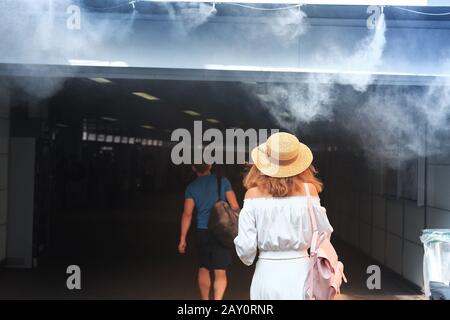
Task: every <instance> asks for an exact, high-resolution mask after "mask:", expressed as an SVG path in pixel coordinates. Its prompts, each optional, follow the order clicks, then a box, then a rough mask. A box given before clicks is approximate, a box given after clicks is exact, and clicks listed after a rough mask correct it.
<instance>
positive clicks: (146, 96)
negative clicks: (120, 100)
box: [133, 92, 159, 101]
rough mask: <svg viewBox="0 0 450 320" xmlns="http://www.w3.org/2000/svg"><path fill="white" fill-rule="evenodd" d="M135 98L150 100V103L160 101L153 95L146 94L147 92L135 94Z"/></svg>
mask: <svg viewBox="0 0 450 320" xmlns="http://www.w3.org/2000/svg"><path fill="white" fill-rule="evenodd" d="M133 94H134V95H135V96H138V97H141V98H144V99H147V100H150V101H157V100H159V98H158V97H155V96H152V95H151V94H148V93H145V92H133Z"/></svg>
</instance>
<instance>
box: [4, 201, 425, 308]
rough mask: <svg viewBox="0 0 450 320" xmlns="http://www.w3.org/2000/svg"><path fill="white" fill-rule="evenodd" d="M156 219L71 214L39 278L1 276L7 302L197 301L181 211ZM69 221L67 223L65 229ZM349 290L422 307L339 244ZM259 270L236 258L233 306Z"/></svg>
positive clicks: (144, 214) (21, 273) (35, 272)
mask: <svg viewBox="0 0 450 320" xmlns="http://www.w3.org/2000/svg"><path fill="white" fill-rule="evenodd" d="M168 209H169V208H168V207H164V208H158V207H156V208H154V209H152V210H150V211H128V212H124V211H122V212H83V213H73V214H68V213H65V218H64V219H63V220H61V221H60V222H59V227H58V230H59V233H58V235H57V239H58V241H57V243H55V246H54V249H55V250H54V252H55V253H56V254H55V255H54V256H53V257H52V258H50V259H42V260H41V261H40V262H39V265H38V267H37V268H35V269H32V270H20V269H8V268H0V299H2V298H9V299H22V298H27V299H53V298H57V299H198V298H199V295H198V292H197V286H196V256H195V249H194V248H193V247H194V245H193V244H192V241H191V240H192V238H191V239H190V241H188V253H187V254H186V255H185V256H180V255H178V253H177V251H176V248H177V241H178V234H179V223H178V218H179V212H180V211H179V209H180V208H179V205H178V204H177V202H173V208H171V209H170V210H168ZM63 221H64V222H63ZM335 244H336V247H337V250H338V252H339V254H340V256H341V259H342V260H343V262H344V264H345V269H346V275H347V277H348V280H349V283H348V284H346V285H344V286H343V287H342V294H341V295H340V296H339V297H338V299H422V295H421V293H420V292H419V291H418V290H417V289H416V288H414V287H412V286H411V285H410V284H409V283H407V282H405V281H404V280H402V279H401V278H398V277H397V276H395V275H393V274H392V273H390V272H389V271H387V270H383V269H382V273H381V290H369V289H367V287H366V279H367V277H368V275H367V274H366V273H365V271H366V268H367V266H368V265H371V264H373V261H371V260H370V259H368V258H367V257H366V256H364V255H362V254H361V253H360V252H358V251H356V250H354V249H352V248H350V247H347V246H345V245H342V244H340V243H339V242H336V243H335ZM71 264H76V265H79V266H80V267H81V271H82V284H81V285H82V289H81V290H79V291H70V290H68V289H67V288H66V277H67V274H66V268H67V266H68V265H71ZM252 272H253V268H252V267H246V266H244V265H243V264H242V263H240V261H238V259H237V257H235V261H234V263H233V265H232V267H231V269H230V270H229V287H228V290H227V293H226V297H225V298H226V299H248V298H249V287H250V282H251V277H252Z"/></svg>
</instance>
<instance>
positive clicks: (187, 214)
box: [178, 199, 195, 253]
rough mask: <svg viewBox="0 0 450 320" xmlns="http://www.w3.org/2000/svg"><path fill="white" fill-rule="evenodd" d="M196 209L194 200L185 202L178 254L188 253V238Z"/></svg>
mask: <svg viewBox="0 0 450 320" xmlns="http://www.w3.org/2000/svg"><path fill="white" fill-rule="evenodd" d="M194 207H195V202H194V199H186V200H184V209H183V215H182V217H181V235H180V243H179V244H178V252H179V253H185V252H186V246H187V243H186V236H187V233H188V231H189V227H190V226H191V221H192V213H193V212H194Z"/></svg>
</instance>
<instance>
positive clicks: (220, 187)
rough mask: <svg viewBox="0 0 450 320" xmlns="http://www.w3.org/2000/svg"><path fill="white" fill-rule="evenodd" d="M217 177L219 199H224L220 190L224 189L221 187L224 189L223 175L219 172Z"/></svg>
mask: <svg viewBox="0 0 450 320" xmlns="http://www.w3.org/2000/svg"><path fill="white" fill-rule="evenodd" d="M216 178H217V199H218V200H217V201H220V200H222V197H221V192H220V191H222V190H221V189H222V183H221V182H222V176H221V175H219V174H217V173H216Z"/></svg>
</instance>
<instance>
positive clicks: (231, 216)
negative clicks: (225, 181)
mask: <svg viewBox="0 0 450 320" xmlns="http://www.w3.org/2000/svg"><path fill="white" fill-rule="evenodd" d="M220 187H221V177H220V176H219V175H218V176H217V195H218V201H217V202H216V203H215V204H214V207H213V208H212V209H211V213H210V215H209V221H208V229H209V230H210V231H211V233H212V234H213V236H214V237H215V238H216V239H217V240H218V241H219V243H220V244H222V245H223V246H224V247H227V248H234V238H236V236H237V234H238V225H239V212H240V209H233V208H231V207H230V205H229V204H228V202H227V201H226V200H222V199H221V197H220V189H221V188H220Z"/></svg>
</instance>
